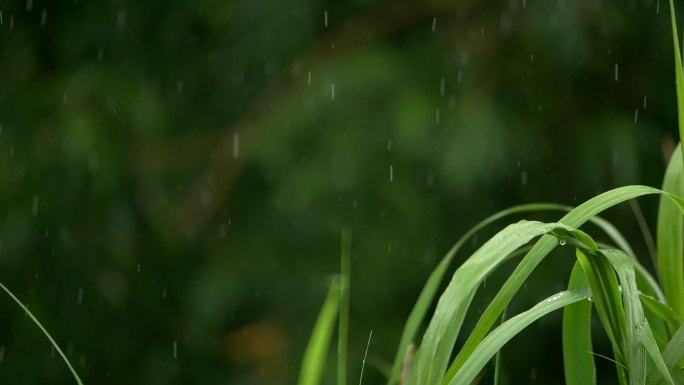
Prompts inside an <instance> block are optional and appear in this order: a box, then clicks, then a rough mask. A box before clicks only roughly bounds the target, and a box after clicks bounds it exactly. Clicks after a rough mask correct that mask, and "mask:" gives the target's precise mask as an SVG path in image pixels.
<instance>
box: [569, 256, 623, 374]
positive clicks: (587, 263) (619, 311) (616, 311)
mask: <svg viewBox="0 0 684 385" xmlns="http://www.w3.org/2000/svg"><path fill="white" fill-rule="evenodd" d="M575 254H576V255H577V262H578V263H579V264H580V266H581V267H582V270H583V271H584V275H585V276H586V278H587V282H589V287H591V293H592V298H593V300H594V303H595V304H596V312H597V313H598V315H599V319H600V320H601V324H602V325H603V329H604V330H605V332H606V334H607V335H608V339H609V340H610V342H611V345H612V347H613V354H614V355H615V361H616V363H617V365H616V368H617V371H618V378H619V379H620V383H624V381H625V380H626V379H627V373H626V372H625V368H628V367H629V365H628V362H627V359H626V356H627V354H626V352H625V347H626V346H627V343H626V341H625V335H626V334H625V330H624V329H625V310H624V308H623V305H622V301H621V298H620V288H619V285H618V281H617V277H615V271H613V268H612V266H611V265H610V263H608V261H607V260H606V259H605V258H603V257H602V256H601V255H596V254H586V253H585V252H583V251H582V250H580V249H576V253H575Z"/></svg>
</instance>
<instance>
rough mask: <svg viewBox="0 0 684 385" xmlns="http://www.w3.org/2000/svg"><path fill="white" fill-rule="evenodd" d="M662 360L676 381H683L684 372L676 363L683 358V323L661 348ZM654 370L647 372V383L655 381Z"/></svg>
mask: <svg viewBox="0 0 684 385" xmlns="http://www.w3.org/2000/svg"><path fill="white" fill-rule="evenodd" d="M662 355H663V360H664V361H665V365H666V367H667V368H668V369H670V370H671V371H672V374H674V376H675V378H677V381H678V382H679V383H680V384H681V383H684V381H683V380H684V372H682V370H681V369H679V368H677V363H678V362H679V361H681V360H682V359H683V358H684V325H682V326H680V327H679V329H678V330H677V332H676V333H675V335H674V337H672V339H671V340H670V342H668V344H667V346H666V347H665V350H663V353H662ZM655 372H656V371H655V370H651V372H649V373H648V377H647V381H648V382H647V383H649V384H653V383H656V382H655V374H656V373H655Z"/></svg>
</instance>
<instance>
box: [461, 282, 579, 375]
mask: <svg viewBox="0 0 684 385" xmlns="http://www.w3.org/2000/svg"><path fill="white" fill-rule="evenodd" d="M590 294H591V292H590V291H589V288H587V287H584V288H578V289H572V290H568V291H562V292H560V293H557V294H554V295H552V296H551V297H548V298H546V299H545V300H543V301H541V302H539V303H538V304H537V305H535V306H534V307H533V308H531V309H530V310H527V311H525V312H523V313H520V314H518V315H516V316H515V317H513V318H511V319H509V320H508V321H506V322H504V323H502V324H501V326H499V327H497V328H496V329H494V330H492V332H491V333H490V334H489V335H487V337H485V338H484V339H483V340H482V342H481V343H480V344H478V346H477V347H476V348H475V350H474V351H473V354H471V355H470V357H468V359H467V360H466V362H465V363H464V364H463V366H462V367H461V370H459V371H458V373H457V374H456V376H454V377H453V378H452V379H451V381H450V382H449V385H462V384H470V383H471V382H472V381H473V380H474V379H475V377H476V376H477V374H478V373H479V372H480V371H481V370H482V368H484V367H485V365H487V362H489V360H490V359H491V358H492V356H493V355H494V354H496V352H497V351H499V350H500V349H501V347H503V346H504V345H505V344H506V343H507V342H508V341H510V340H511V339H512V338H513V337H515V336H516V335H517V334H518V333H520V331H522V330H523V329H525V328H526V327H528V326H529V325H530V324H532V323H533V322H534V321H536V320H538V319H540V318H541V317H543V316H545V315H547V314H549V313H551V312H552V311H554V310H557V309H560V308H562V307H564V306H568V305H570V304H573V303H576V302H578V301H582V300H586V299H587V298H589V296H590Z"/></svg>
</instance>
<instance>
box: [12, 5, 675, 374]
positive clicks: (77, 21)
mask: <svg viewBox="0 0 684 385" xmlns="http://www.w3.org/2000/svg"><path fill="white" fill-rule="evenodd" d="M0 12H1V13H0V159H1V160H2V161H0V197H1V198H0V213H1V216H0V280H2V282H3V283H5V284H6V285H7V286H8V287H10V288H11V289H12V290H14V291H15V293H16V294H17V295H18V296H19V298H21V299H22V300H23V301H25V303H27V304H28V306H29V308H30V309H31V310H32V311H33V312H34V313H35V314H36V316H37V317H38V318H39V319H41V320H42V321H43V323H44V324H45V325H46V327H47V328H48V329H49V330H50V331H51V333H52V334H53V335H54V336H55V338H56V339H57V340H58V342H59V343H60V344H61V345H62V346H63V347H64V349H65V351H66V352H67V354H68V355H69V356H70V357H71V359H72V360H73V361H74V363H75V365H76V367H77V370H79V372H80V373H81V376H82V378H83V379H84V381H85V382H86V383H88V384H129V383H130V384H133V383H141V384H151V385H153V384H187V383H199V384H225V383H235V384H281V383H282V384H285V383H293V382H294V379H295V378H296V374H297V370H298V366H299V360H300V359H301V356H302V354H303V349H304V344H305V342H306V340H307V338H308V335H309V333H310V329H311V326H312V325H313V322H314V319H315V315H316V313H317V311H318V309H319V306H320V304H321V302H322V300H323V298H324V296H325V291H326V289H325V288H326V280H327V277H328V276H329V275H330V274H332V273H334V272H336V271H337V268H338V265H339V259H338V258H339V257H338V256H339V237H340V230H341V228H342V227H343V226H345V225H348V226H350V227H351V229H352V231H353V234H354V235H353V239H354V244H353V254H352V277H351V279H352V281H351V319H350V327H351V329H350V338H351V339H350V359H349V365H350V368H351V371H352V373H351V377H350V381H353V380H355V378H357V377H356V375H357V374H358V371H359V370H360V362H361V359H362V356H363V350H364V349H365V342H366V338H367V336H368V332H369V330H371V329H372V330H373V343H372V345H371V346H370V350H369V364H370V367H369V368H367V370H366V372H365V373H366V378H365V383H379V382H381V381H382V376H381V375H380V374H379V371H377V370H374V369H375V368H377V367H382V365H383V362H385V361H386V360H389V359H391V358H392V357H393V354H394V349H395V347H396V344H397V342H398V338H399V332H400V330H401V327H402V325H403V322H404V320H405V318H406V316H407V315H408V311H409V310H410V307H411V305H412V304H413V302H414V301H415V298H416V297H417V295H418V290H419V288H420V287H421V285H422V284H423V282H424V281H425V279H426V278H427V275H428V273H429V271H430V270H431V269H432V268H433V267H434V265H435V264H436V262H437V261H438V260H439V258H440V257H441V256H442V255H443V254H444V253H445V252H446V251H447V250H448V249H449V247H450V246H451V244H452V243H453V242H454V241H455V240H456V239H457V238H458V236H459V235H460V234H461V233H462V232H463V231H465V229H467V228H469V227H470V226H471V225H472V224H474V223H475V222H476V221H478V220H479V219H481V218H483V217H485V216H486V215H488V214H491V213H493V212H495V211H497V210H499V209H501V208H504V207H506V206H508V205H511V204H514V203H523V202H533V201H554V202H558V203H563V204H571V205H573V204H577V203H579V202H581V201H583V200H584V199H586V198H588V197H590V196H592V195H594V194H595V193H597V192H599V191H603V190H605V189H607V188H610V187H615V186H618V185H623V184H628V183H629V184H634V183H643V184H649V185H654V186H657V185H659V183H660V179H661V176H662V173H663V168H664V161H663V159H664V158H665V157H666V156H667V155H668V154H669V152H670V151H671V148H672V147H673V146H674V144H673V143H674V137H675V132H676V112H675V111H676V110H675V101H674V100H675V99H674V87H672V84H673V83H674V75H673V71H672V60H671V58H672V56H671V55H672V53H671V50H672V44H671V42H670V40H669V35H668V33H669V32H668V24H667V22H668V17H669V15H668V14H667V13H666V7H664V4H659V3H658V2H657V0H631V1H627V2H618V1H611V2H609V1H600V0H586V1H585V0H582V1H564V0H558V1H548V2H542V1H533V0H510V1H499V2H476V1H469V0H458V1H426V2H411V1H398V2H397V1H394V2H392V1H388V2H378V1H370V0H349V1H343V2H321V1H309V0H294V1H286V2H275V1H272V0H249V1H247V0H239V1H229V2H225V1H215V0H202V1H195V2H182V1H172V2H161V1H146V2H129V1H124V0H110V1H106V2H87V1H81V0H72V1H66V2H56V1H41V0H26V1H25V2H23V1H15V2H8V3H3V4H2V5H0ZM606 154H610V156H607V155H606ZM654 204H655V201H654V200H652V199H645V200H644V201H643V202H642V205H643V208H644V211H645V213H646V216H647V219H648V220H649V221H651V223H652V220H653V217H654ZM608 217H609V219H611V220H614V221H616V222H620V223H622V224H623V226H621V228H623V229H627V231H631V232H632V234H631V235H632V236H638V227H637V225H636V221H634V219H633V214H632V213H631V211H630V209H629V207H623V208H622V209H621V210H613V211H611V212H609V213H608ZM547 219H556V217H555V216H552V217H551V218H547ZM480 239H484V235H483V237H482V238H480ZM476 246H477V243H475V244H473V247H476ZM633 246H634V247H635V248H636V249H637V250H638V251H639V252H640V253H641V255H642V256H643V257H644V260H647V258H648V256H647V254H646V248H645V246H644V245H643V244H639V245H633ZM570 262H571V259H570V258H567V256H565V257H564V256H562V255H561V256H558V257H557V258H556V259H554V263H552V264H545V265H543V266H542V267H541V268H542V269H543V270H542V271H540V272H538V273H536V275H538V277H537V278H538V279H537V280H536V281H535V282H536V284H535V285H534V286H535V287H532V285H530V286H529V287H527V289H526V290H525V291H524V294H523V295H522V297H521V298H520V306H521V308H522V307H525V306H529V305H531V304H533V303H536V302H537V301H538V300H540V299H541V298H544V297H546V296H547V295H548V294H550V293H552V292H554V291H557V290H558V289H559V288H562V287H564V286H565V284H566V282H563V281H562V280H560V279H558V278H557V277H562V276H565V274H554V272H557V271H569V266H570ZM489 282H491V283H488V285H487V286H486V287H485V288H484V289H483V290H482V291H481V295H482V296H483V298H484V299H486V298H491V296H492V295H493V293H494V292H495V291H494V290H495V289H496V283H497V282H500V277H497V276H494V277H491V279H490V280H489ZM476 301H477V299H476ZM483 303H485V302H484V300H483ZM0 305H1V308H2V311H0V383H21V384H47V383H50V384H57V383H70V382H71V379H70V376H69V373H68V371H67V369H66V367H65V366H64V365H63V363H62V362H61V361H59V360H58V359H57V358H55V354H54V352H53V351H51V348H50V345H49V343H48V342H47V341H46V340H45V339H44V338H43V337H42V336H41V334H40V332H39V331H38V330H37V329H36V328H35V327H34V325H33V324H31V322H30V321H29V320H28V318H27V317H26V316H25V315H24V314H22V313H21V311H20V310H19V309H17V308H16V307H15V306H14V305H13V303H12V302H11V301H10V300H9V299H4V300H0ZM474 307H475V308H477V305H476V306H474ZM474 320H475V319H473V320H470V321H467V322H470V324H472V322H473V321H474ZM559 320H560V317H559V316H556V317H555V318H553V317H552V318H550V319H549V320H543V321H542V322H540V323H539V324H538V326H537V328H538V330H535V332H536V333H535V334H534V335H531V333H525V334H523V336H521V338H520V339H518V340H515V341H517V342H518V343H520V344H521V346H534V347H535V348H534V349H526V354H525V355H519V354H517V355H516V354H514V349H515V348H514V347H509V348H505V349H504V354H503V368H504V372H505V373H504V376H505V378H506V379H507V380H508V381H509V383H519V382H520V381H523V382H527V381H530V382H535V381H536V382H539V383H554V381H556V382H558V381H562V372H561V371H560V370H559V368H560V365H561V360H562V358H561V355H560V353H559V352H560V337H559V335H558V334H557V333H555V330H558V329H557V326H558V321H559ZM467 325H468V323H467ZM528 334H530V335H528ZM551 335H552V337H551ZM515 341H514V342H515ZM174 346H175V347H174ZM174 352H175V353H174ZM608 365H609V363H608ZM521 368H522V369H521ZM599 369H600V368H599Z"/></svg>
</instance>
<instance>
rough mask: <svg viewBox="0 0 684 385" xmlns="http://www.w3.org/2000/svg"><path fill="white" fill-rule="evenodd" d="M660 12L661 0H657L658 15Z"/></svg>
mask: <svg viewBox="0 0 684 385" xmlns="http://www.w3.org/2000/svg"><path fill="white" fill-rule="evenodd" d="M658 14H660V0H658V1H656V15H658Z"/></svg>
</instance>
